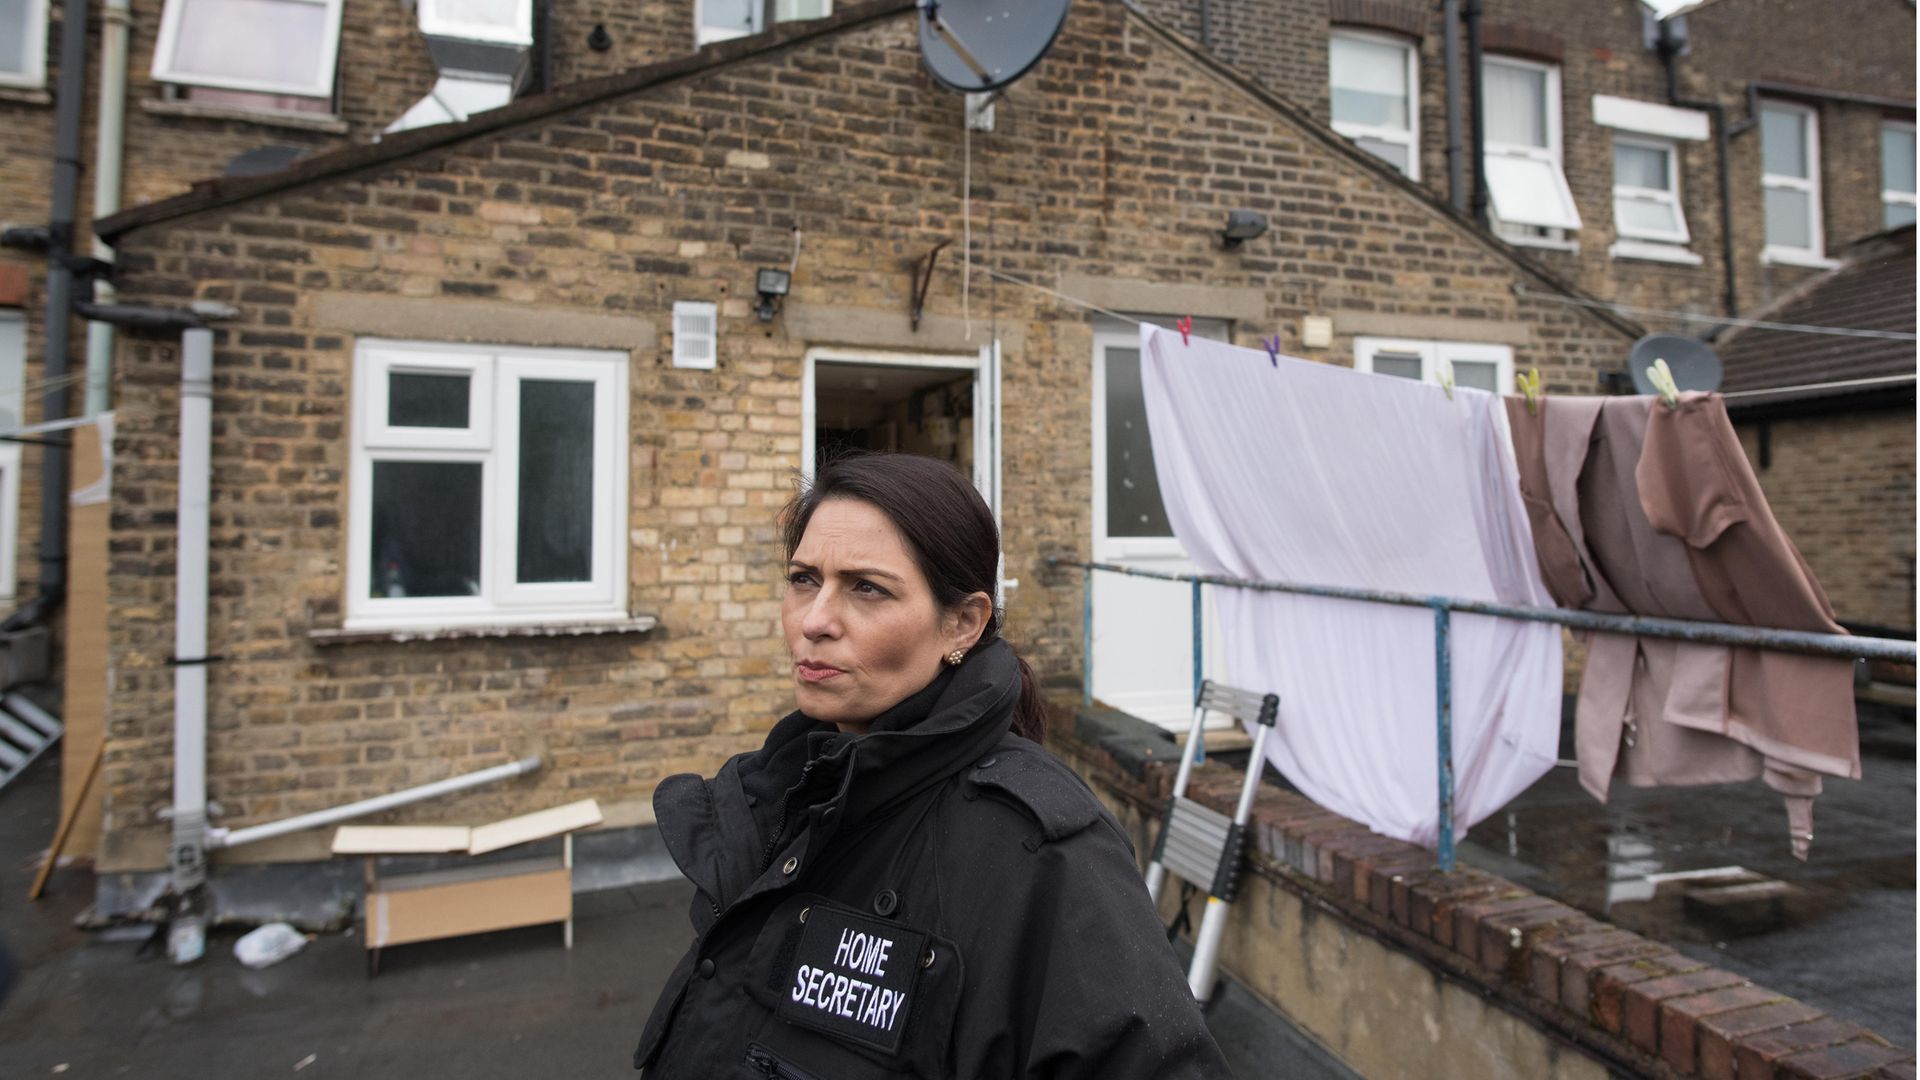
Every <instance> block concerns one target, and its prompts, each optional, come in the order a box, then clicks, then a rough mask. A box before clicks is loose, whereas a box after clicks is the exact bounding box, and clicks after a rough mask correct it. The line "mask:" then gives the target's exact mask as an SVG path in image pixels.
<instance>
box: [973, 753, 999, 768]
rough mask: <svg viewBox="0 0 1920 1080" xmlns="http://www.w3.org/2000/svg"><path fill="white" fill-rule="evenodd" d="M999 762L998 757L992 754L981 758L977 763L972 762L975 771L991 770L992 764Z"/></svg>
mask: <svg viewBox="0 0 1920 1080" xmlns="http://www.w3.org/2000/svg"><path fill="white" fill-rule="evenodd" d="M999 760H1000V759H999V758H998V757H996V756H994V755H992V754H988V755H987V756H986V757H983V758H981V759H980V760H979V761H976V762H974V763H973V767H974V768H976V769H991V768H993V764H994V762H996V761H999Z"/></svg>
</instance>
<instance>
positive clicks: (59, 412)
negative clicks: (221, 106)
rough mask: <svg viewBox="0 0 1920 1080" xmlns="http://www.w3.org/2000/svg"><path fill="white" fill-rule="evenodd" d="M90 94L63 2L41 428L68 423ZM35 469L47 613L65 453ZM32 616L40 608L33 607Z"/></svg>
mask: <svg viewBox="0 0 1920 1080" xmlns="http://www.w3.org/2000/svg"><path fill="white" fill-rule="evenodd" d="M86 91H87V0H66V3H65V4H64V5H63V6H62V8H61V19H60V84H59V86H58V87H57V89H56V90H55V93H56V94H57V95H58V97H57V99H56V101H55V111H54V139H53V216H52V218H51V220H50V221H49V222H48V225H49V228H48V230H47V232H48V241H49V243H48V248H47V314H46V329H45V333H46V357H45V361H44V363H43V364H42V366H41V377H42V378H43V379H45V380H46V381H47V384H48V389H47V392H46V394H45V396H44V397H43V398H42V399H41V403H42V408H41V413H42V415H41V417H40V419H41V420H43V421H51V420H64V419H66V416H67V389H66V384H65V382H64V381H63V380H64V379H65V378H66V374H67V352H68V350H69V348H70V347H71V340H70V335H71V331H72V329H73V326H72V323H73V279H74V254H73V222H74V213H75V207H74V204H75V202H76V201H77V198H78V195H79V188H80V114H81V113H82V112H83V111H84V110H85V106H86ZM43 454H44V456H43V457H42V458H41V459H40V460H41V467H40V506H41V519H40V551H39V555H40V595H41V596H42V597H44V598H46V600H47V605H46V607H47V609H48V611H49V613H50V611H51V608H52V606H53V605H57V604H58V603H59V602H60V601H61V600H62V599H63V598H64V597H65V596H66V592H67V450H66V447H64V446H48V447H46V448H45V450H44V451H43ZM35 606H36V608H38V607H39V606H40V605H39V604H38V603H37V602H36V605H35Z"/></svg>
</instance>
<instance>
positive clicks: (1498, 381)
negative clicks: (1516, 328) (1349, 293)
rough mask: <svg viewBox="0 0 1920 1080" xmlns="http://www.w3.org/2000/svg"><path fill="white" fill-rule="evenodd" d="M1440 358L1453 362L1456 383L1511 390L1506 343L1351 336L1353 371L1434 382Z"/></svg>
mask: <svg viewBox="0 0 1920 1080" xmlns="http://www.w3.org/2000/svg"><path fill="white" fill-rule="evenodd" d="M1442 361H1444V362H1446V363H1448V364H1452V365H1453V384H1454V385H1455V386H1468V387H1472V388H1473V389H1475V390H1485V391H1486V392H1488V393H1489V394H1510V393H1512V392H1513V349H1512V348H1510V347H1508V346H1506V345H1483V344H1478V343H1475V342H1468V341H1414V340H1411V339H1407V338H1379V337H1357V338H1354V339H1353V367H1354V370H1356V371H1368V372H1372V373H1373V374H1375V375H1392V376H1395V377H1397V378H1402V379H1415V380H1418V381H1420V382H1430V383H1437V382H1439V381H1440V370H1441V363H1442Z"/></svg>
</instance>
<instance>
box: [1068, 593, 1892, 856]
mask: <svg viewBox="0 0 1920 1080" xmlns="http://www.w3.org/2000/svg"><path fill="white" fill-rule="evenodd" d="M1046 563H1047V565H1048V566H1049V567H1056V568H1057V567H1063V566H1075V567H1079V568H1080V569H1081V570H1083V571H1085V579H1084V582H1085V596H1084V597H1083V599H1082V601H1081V630H1082V633H1083V635H1084V637H1083V639H1082V640H1083V646H1082V649H1081V653H1082V660H1081V665H1082V667H1081V672H1080V677H1081V686H1082V687H1083V700H1084V701H1085V703H1086V704H1089V705H1091V704H1093V575H1094V573H1095V572H1096V571H1099V572H1105V573H1113V574H1125V575H1127V576H1129V577H1141V578H1153V579H1156V580H1159V581H1186V582H1191V583H1192V587H1193V692H1194V694H1195V697H1196V700H1197V698H1198V695H1199V693H1200V684H1201V682H1202V681H1204V679H1205V677H1206V675H1205V672H1204V670H1203V666H1202V657H1203V643H1204V639H1203V637H1202V634H1203V632H1204V631H1203V621H1202V616H1201V603H1202V599H1203V596H1204V594H1203V591H1202V590H1203V588H1204V587H1205V586H1208V585H1214V586H1218V587H1221V588H1229V589H1249V590H1252V591H1255V592H1281V593H1292V594H1294V595H1298V596H1322V597H1328V598H1331V599H1335V600H1359V601H1365V602H1367V603H1374V604H1395V605H1399V606H1401V607H1423V608H1427V609H1428V610H1430V611H1432V612H1433V655H1434V683H1435V686H1434V697H1435V703H1434V704H1435V722H1434V729H1435V730H1434V735H1435V751H1436V752H1435V758H1436V760H1437V762H1438V767H1439V778H1440V823H1439V824H1440V834H1439V844H1438V850H1437V851H1436V853H1435V854H1436V856H1437V857H1438V860H1439V864H1440V869H1442V870H1446V871H1451V870H1452V869H1453V867H1454V850H1453V849H1454V843H1453V656H1452V654H1453V649H1452V636H1453V613H1454V612H1456V611H1459V612H1464V613H1467V614H1472V615H1493V616H1497V617H1499V618H1503V619H1521V620H1525V621H1528V622H1542V623H1555V624H1557V625H1560V626H1566V627H1571V628H1573V629H1575V630H1595V631H1599V632H1601V633H1608V634H1633V635H1637V636H1640V637H1654V638H1668V639H1672V640H1675V641H1692V642H1700V643H1703V644H1717V645H1742V646H1746V647H1749V648H1756V649H1772V650H1776V651H1780V652H1797V653H1807V654H1810V655H1814V656H1836V657H1844V658H1847V659H1867V660H1888V661H1893V662H1895V663H1902V664H1911V663H1913V662H1914V657H1915V646H1914V643H1913V642H1911V641H1899V640H1895V639H1892V638H1873V637H1854V636H1852V635H1849V634H1819V633H1813V632H1810V631H1806V630H1780V629H1775V628H1772V627H1762V626H1736V625H1733V624H1731V623H1711V622H1693V621H1689V620H1685V619H1658V618H1651V617H1648V616H1644V615H1613V614H1608V613H1606V612H1599V611H1575V610H1569V609H1563V608H1541V607H1527V606H1524V605H1519V604H1501V603H1495V602H1492V601H1486V600H1463V599H1461V598H1459V597H1454V596H1420V595H1417V594H1414V593H1401V592H1387V591H1383V590H1379V589H1350V588H1346V587H1343V586H1338V585H1301V584H1296V583H1293V582H1284V581H1252V580H1247V579H1244V578H1235V577H1226V576H1223V575H1219V574H1176V573H1168V572H1165V571H1158V570H1140V569H1137V568H1135V567H1131V566H1119V565H1116V564H1114V563H1102V562H1084V561H1082V560H1079V559H1065V558H1061V557H1060V556H1057V555H1049V556H1047V557H1046ZM1195 749H1196V753H1203V752H1204V751H1202V750H1201V749H1200V748H1198V747H1196V748H1195Z"/></svg>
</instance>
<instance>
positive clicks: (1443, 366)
mask: <svg viewBox="0 0 1920 1080" xmlns="http://www.w3.org/2000/svg"><path fill="white" fill-rule="evenodd" d="M1440 389H1442V390H1445V391H1446V392H1447V400H1448V401H1452V400H1453V361H1451V360H1449V359H1447V358H1446V357H1444V356H1443V357H1441V358H1440Z"/></svg>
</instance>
